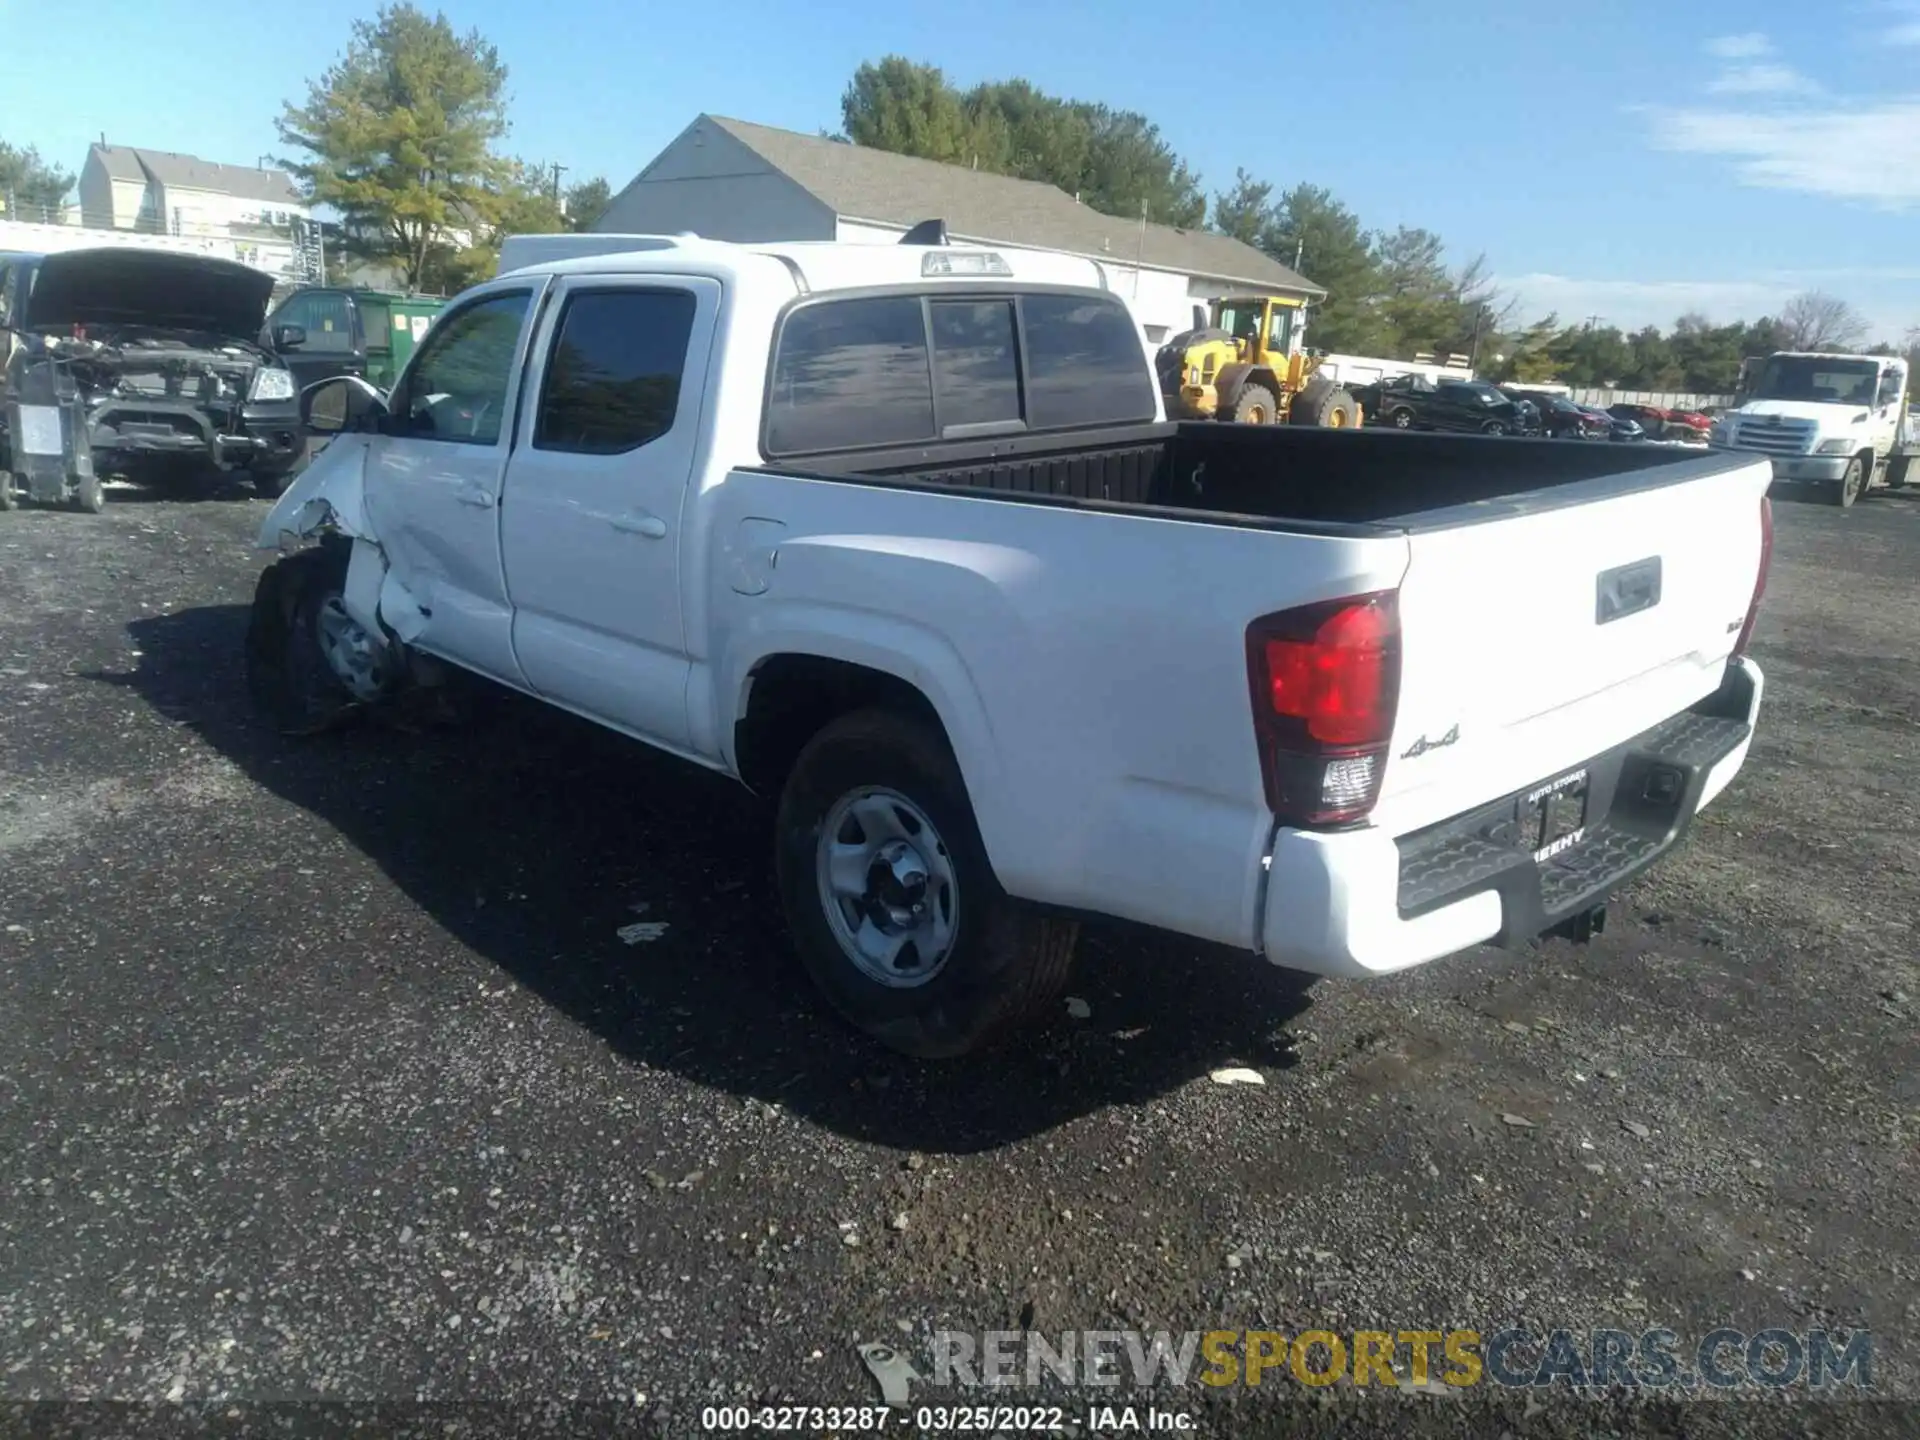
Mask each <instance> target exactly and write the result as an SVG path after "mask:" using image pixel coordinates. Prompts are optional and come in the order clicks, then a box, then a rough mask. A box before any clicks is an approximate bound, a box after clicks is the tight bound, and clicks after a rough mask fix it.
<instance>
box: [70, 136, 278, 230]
mask: <svg viewBox="0 0 1920 1440" xmlns="http://www.w3.org/2000/svg"><path fill="white" fill-rule="evenodd" d="M79 188H80V213H81V217H82V221H83V223H84V224H87V225H89V226H95V227H98V228H100V229H104V230H143V231H146V232H147V233H149V234H155V235H220V236H227V235H232V234H234V233H236V230H237V229H239V228H242V227H248V226H252V227H260V228H265V229H280V230H284V229H286V228H287V227H289V226H290V225H291V224H292V223H293V221H294V220H295V219H301V220H304V219H306V218H307V202H306V201H305V200H304V199H302V198H301V195H300V192H299V191H298V190H297V189H296V188H294V183H293V177H292V176H290V175H288V174H287V172H286V171H284V170H273V169H267V168H264V167H256V166H248V165H222V164H220V163H218V162H217V161H213V160H202V159H201V158H200V157H199V156H197V155H178V154H175V153H174V152H172V151H170V150H145V149H142V148H140V147H138V146H134V145H106V144H100V145H92V146H89V147H88V149H87V159H86V163H85V164H84V165H82V166H81V167H80V186H79Z"/></svg>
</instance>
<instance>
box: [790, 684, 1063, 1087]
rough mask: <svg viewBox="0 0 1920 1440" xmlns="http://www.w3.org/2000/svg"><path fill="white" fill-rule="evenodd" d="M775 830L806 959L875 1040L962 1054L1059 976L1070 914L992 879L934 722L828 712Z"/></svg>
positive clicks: (1046, 997) (923, 1052)
mask: <svg viewBox="0 0 1920 1440" xmlns="http://www.w3.org/2000/svg"><path fill="white" fill-rule="evenodd" d="M776 830H777V834H776V841H775V865H776V870H777V873H778V878H779V886H780V898H781V904H782V907H783V908H784V910H785V912H786V917H787V924H788V927H789V929H790V930H791V931H792V934H793V940H794V946H795V949H796V950H797V951H798V952H799V956H800V960H801V963H802V964H803V965H805V967H806V969H807V973H808V974H809V975H810V976H811V977H812V979H813V981H814V983H815V984H816V985H818V986H819V987H820V990H821V992H822V994H824V995H825V997H826V999H827V1001H828V1003H829V1004H830V1005H832V1007H833V1008H834V1009H835V1010H836V1011H838V1012H839V1014H840V1015H841V1016H842V1017H844V1018H845V1019H846V1020H847V1021H848V1022H849V1023H851V1024H852V1025H854V1026H856V1027H857V1028H859V1029H861V1030H864V1031H865V1032H866V1033H868V1034H869V1035H872V1036H874V1037H875V1038H876V1039H878V1040H880V1041H882V1042H883V1043H884V1044H886V1045H889V1046H891V1047H892V1048H893V1049H895V1050H898V1051H900V1052H902V1053H903V1054H907V1055H913V1056H917V1057H920V1058H922V1059H945V1058H949V1057H952V1056H958V1055H963V1054H965V1053H967V1052H968V1051H970V1050H973V1049H976V1048H978V1047H979V1046H981V1045H983V1044H985V1043H987V1042H988V1041H990V1040H992V1039H994V1038H995V1037H997V1036H999V1035H1001V1034H1003V1033H1005V1032H1006V1031H1007V1030H1009V1029H1012V1028H1013V1027H1015V1026H1016V1025H1018V1024H1020V1023H1022V1022H1023V1021H1026V1020H1028V1019H1030V1018H1033V1017H1034V1016H1036V1015H1037V1014H1039V1013H1042V1012H1043V1011H1044V1010H1045V1009H1046V1007H1048V1006H1049V1005H1051V1004H1052V1003H1053V1002H1054V1001H1055V1000H1057V999H1058V998H1059V996H1060V994H1061V992H1062V991H1063V990H1064V988H1065V986H1066V982H1067V975H1068V971H1069V969H1070V967H1071V964H1072V959H1073V950H1074V944H1075V941H1076V939H1077V936H1078V929H1079V927H1078V925H1077V924H1075V923H1074V922H1072V921H1069V920H1061V919H1056V918H1053V917H1050V916H1045V915H1042V914H1040V913H1038V912H1036V911H1034V910H1031V909H1029V908H1028V907H1026V906H1023V905H1021V904H1019V903H1018V902H1016V901H1014V900H1013V899H1011V898H1010V897H1009V896H1008V895H1007V894H1006V892H1005V891H1003V890H1002V889H1001V888H1000V885H999V882H998V881H997V880H996V879H995V878H994V875H993V869H992V867H991V865H989V863H988V861H987V855H986V850H985V847H984V845H983V844H982V842H981V839H980V834H979V830H978V828H977V826H976V825H975V822H974V818H973V809H972V806H971V804H970V803H969V801H968V799H967V793H966V786H965V785H964V783H963V782H962V780H961V776H960V768H959V765H958V764H957V763H956V762H955V760H954V758H953V754H952V751H951V750H950V749H949V748H948V746H947V744H946V741H945V739H944V737H942V736H941V735H940V734H939V732H938V731H937V730H936V729H935V728H934V727H932V726H930V725H928V724H926V723H924V722H921V721H917V720H914V719H910V718H908V717H905V716H902V715H898V714H895V713H893V712H891V711H885V710H863V711H859V712H856V713H854V714H851V715H845V716H842V717H841V718H840V719H838V720H835V721H833V722H832V723H831V724H829V725H828V726H826V728H824V729H823V730H821V731H820V733H819V734H817V735H815V736H814V737H813V739H812V740H810V741H809V742H808V743H807V746H806V748H805V749H804V750H803V751H802V752H801V754H800V758H799V760H798V761H797V762H796V763H795V765H794V768H793V772H792V774H791V775H790V776H789V777H788V780H787V784H786V789H785V791H784V792H783V794H782V795H781V799H780V813H779V818H778V821H777V822H776Z"/></svg>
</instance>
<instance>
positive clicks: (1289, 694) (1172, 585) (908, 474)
mask: <svg viewBox="0 0 1920 1440" xmlns="http://www.w3.org/2000/svg"><path fill="white" fill-rule="evenodd" d="M569 243H572V244H574V245H576V246H577V247H578V248H577V250H576V251H575V252H574V253H575V257H576V258H572V259H550V260H548V261H545V262H543V263H536V264H531V265H527V266H524V267H515V268H509V269H506V270H504V272H503V273H502V274H501V275H499V276H498V277H497V278H496V279H494V280H491V281H489V282H487V283H485V284H482V285H479V286H477V287H475V288H474V289H472V290H470V291H468V292H467V293H466V294H464V295H462V296H460V297H458V298H457V299H456V300H454V301H453V302H452V303H451V304H450V305H449V306H448V307H447V309H446V311H445V312H444V313H443V314H442V315H441V317H440V318H439V320H438V321H437V322H436V324H435V325H434V327H433V329H432V331H431V332H430V333H429V334H428V336H427V337H426V339H425V340H424V342H423V343H422V345H421V346H420V348H419V350H418V351H417V352H416V353H415V355H414V356H413V358H412V360H411V362H410V363H409V365H408V366H407V368H406V370H405V371H404V372H403V373H402V374H401V376H400V377H399V378H398V380H397V382H396V384H395V387H394V390H393V392H392V393H391V395H382V394H380V393H378V392H375V391H373V390H371V389H369V388H368V387H367V386H365V385H364V383H362V382H359V381H355V380H349V379H338V380H329V381H324V382H322V383H320V384H318V385H315V386H313V387H312V388H311V389H310V390H309V391H308V392H307V394H306V396H305V402H306V405H307V407H308V414H309V423H310V424H311V425H312V426H314V427H315V428H316V429H318V430H321V431H324V432H328V433H331V434H332V435H333V436H334V438H333V439H332V441H331V444H330V445H329V446H328V448H327V449H326V450H325V452H324V453H323V454H322V455H321V456H320V457H319V458H318V459H317V460H316V462H315V463H314V464H313V465H312V467H311V468H310V469H308V470H307V471H306V472H305V474H304V475H302V476H301V478H300V479H299V480H298V481H297V482H296V483H295V485H294V486H293V488H292V489H290V490H289V491H288V492H287V494H286V495H285V496H284V497H283V498H282V499H281V500H280V501H279V503H278V504H276V505H275V506H274V508H273V510H272V512H271V513H270V514H269V515H268V517H267V519H266V521H265V523H264V525H263V527H262V529H261V532H260V537H259V543H260V545H261V547H262V548H264V549H271V550H279V551H282V552H283V555H282V558H280V559H278V560H277V561H276V562H275V563H274V564H272V565H271V566H270V567H269V568H268V569H267V571H266V572H265V574H264V575H263V576H262V579H261V582H260V586H259V590H258V594H257V597H256V601H255V606H254V615H253V622H252V626H251V630H250V635H249V641H248V657H249V672H250V676H251V683H252V685H253V687H254V690H255V693H256V695H257V696H258V697H259V699H260V700H261V701H262V702H263V703H264V704H265V705H266V706H267V707H268V708H269V710H270V712H271V713H272V714H273V715H275V716H277V717H278V720H279V723H280V724H281V725H282V727H283V728H284V729H286V730H288V731H290V732H297V731H304V730H310V729H313V728H316V727H318V726H320V725H322V724H325V723H329V722H330V721H331V719H332V718H334V717H335V716H336V715H338V714H340V713H341V712H343V711H345V710H350V709H353V708H360V707H369V706H376V705H380V704H382V703H385V702H388V701H389V700H392V699H393V698H394V697H396V696H397V695H400V694H402V693H403V692H405V691H407V690H408V689H409V688H410V687H415V686H421V685H430V684H431V683H433V682H434V680H435V679H436V677H441V678H444V677H445V676H446V675H447V674H448V673H449V672H448V671H447V670H446V668H445V667H446V666H447V665H448V664H451V665H452V666H455V667H460V668H462V669H464V670H467V671H471V672H475V673H477V674H479V675H481V676H484V677H489V678H491V679H492V680H495V681H498V682H500V683H501V684H503V685H506V686H510V687H512V688H513V689H515V690H518V691H522V692H524V693H526V694H528V695H532V696H536V697H538V698H540V699H542V700H545V701H547V702H550V703H552V704H554V705H556V706H559V707H562V708H564V709H566V710H570V711H574V712H576V713H578V714H580V715H583V716H586V717H589V718H590V719H592V720H594V721H597V722H599V723H601V724H603V725H606V726H608V727H610V728H612V729H615V730H618V731H622V732H624V733H626V734H628V735H630V736H632V737H634V738H635V739H638V740H642V741H645V742H646V743H648V744H650V745H653V746H656V747H659V748H660V749H663V750H667V751H670V752H672V753H674V754H676V755H679V756H682V757H684V758H685V759H687V760H689V761H692V762H693V763H695V764H698V765H702V766H706V767H708V768H710V769H713V770H718V771H722V772H724V773H726V774H728V775H731V776H734V777H737V778H738V779H739V780H740V781H741V782H743V783H744V784H745V785H747V786H748V787H750V788H751V789H752V790H754V791H756V792H758V793H760V794H762V795H764V796H767V797H770V798H777V800H778V815H777V819H776V820H775V822H774V828H775V837H774V846H773V848H774V860H775V868H776V871H777V876H778V884H779V889H780V893H781V896H782V899H783V903H784V905H785V908H786V914H787V919H788V922H789V926H790V929H791V932H792V936H793V940H794V943H795V946H796V949H797V950H798V952H799V955H800V957H801V959H802V960H803V962H804V963H805V965H806V967H807V969H808V971H809V972H810V973H811V975H812V977H813V978H814V980H815V981H816V982H817V983H818V985H819V987H820V989H821V990H822V991H824V993H825V995H826V996H827V998H828V999H829V1000H830V1001H831V1003H832V1004H833V1005H834V1007H835V1008H836V1009H837V1010H838V1011H839V1012H840V1013H841V1014H843V1015H844V1016H846V1017H847V1018H848V1019H849V1020H850V1021H852V1022H853V1023H854V1024H855V1025H857V1026H859V1027H861V1028H863V1029H865V1030H866V1031H868V1032H870V1033H871V1034H873V1035H876V1036H878V1037H880V1038H881V1039H882V1040H883V1041H885V1042H887V1043H889V1044H891V1045H893V1046H895V1047H897V1048H899V1049H901V1050H903V1051H906V1052H909V1053H912V1054H917V1055H922V1056H943V1055H955V1054H959V1053H961V1052H964V1051H966V1050H969V1049H971V1048H973V1047H974V1046H976V1045H977V1044H979V1043H981V1042H982V1041H984V1040H986V1039H987V1038H989V1037H991V1036H993V1035H994V1034H996V1033H997V1032H999V1031H1001V1030H1003V1029H1005V1028H1006V1027H1007V1026H1009V1025H1010V1024H1012V1023H1013V1022H1015V1021H1017V1020H1020V1019H1022V1018H1024V1017H1026V1016H1029V1015H1032V1014H1034V1013H1035V1012H1036V1010H1040V1009H1051V1008H1053V1007H1055V1006H1057V1003H1058V999H1057V997H1058V995H1059V993H1060V990H1061V987H1062V986H1063V985H1064V984H1065V982H1066V976H1067V966H1068V964H1069V961H1070V959H1071V956H1072V952H1073V947H1074V939H1075V935H1076V932H1077V921H1078V920H1079V918H1080V917H1083V916H1089V915H1098V916H1114V917H1121V918H1124V919H1126V920H1130V921H1137V922H1142V923H1144V924H1146V925H1150V926H1155V927H1160V928H1162V929H1165V930H1168V931H1174V932H1178V933H1180V934H1183V935H1189V936H1198V937H1204V938H1205V939H1207V940H1211V941H1217V942H1223V943H1225V944H1226V945H1229V946H1233V947H1237V948H1239V949H1241V950H1244V951H1250V952H1253V953H1256V954H1259V955H1263V956H1265V957H1266V958H1267V959H1268V960H1270V961H1272V962H1274V963H1276V964H1278V965H1282V966H1286V967H1291V968H1294V969H1298V970H1303V971H1309V972H1316V973H1319V974H1325V975H1336V976H1370V975H1379V974H1384V973H1387V972H1391V971H1397V970H1401V969H1404V968H1406V967H1408V966H1412V965H1418V964H1421V963H1422V962H1425V961H1429V960H1433V959H1436V958H1438V957H1440V956H1444V955H1448V954H1451V953H1454V952H1457V951H1460V950H1463V949H1466V948H1469V947H1471V946H1473V945H1475V944H1477V943H1480V942H1484V941H1495V942H1501V943H1513V942H1519V941H1523V940H1526V939H1528V938H1530V937H1533V936H1536V935H1539V934H1541V933H1542V932H1545V931H1549V930H1556V931H1559V932H1561V933H1567V934H1573V935H1578V936H1584V935H1586V934H1589V933H1591V930H1592V929H1593V928H1594V927H1595V926H1596V925H1597V923H1599V922H1600V921H1601V920H1602V919H1603V918H1604V911H1603V909H1602V908H1601V907H1602V906H1603V905H1604V902H1605V900H1606V897H1607V896H1608V894H1609V892H1610V891H1612V890H1613V889H1614V888H1616V887H1617V886H1619V885H1620V884H1621V883H1622V882H1624V881H1625V880H1627V879H1628V878H1629V877H1631V876H1633V875H1635V874H1636V873H1638V872H1639V871H1640V870H1642V869H1643V868H1644V867H1646V866H1647V865H1649V864H1650V863H1652V862H1653V861H1654V860H1655V859H1656V858H1657V857H1659V856H1660V855H1661V854H1662V853H1663V852H1665V851H1666V850H1667V849H1669V848H1670V847H1671V846H1672V845H1673V844H1674V843H1675V841H1676V840H1677V839H1678V838H1679V837H1680V835H1681V834H1682V832H1683V831H1684V830H1685V828H1686V827H1687V825H1688V823H1689V822H1690V821H1691V819H1692V817H1693V815H1694V813H1695V812H1696V811H1697V810H1699V809H1700V807H1701V806H1703V805H1705V804H1706V803H1707V802H1708V801H1709V800H1711V799H1712V798H1713V797H1714V796H1715V795H1716V794H1717V793H1718V792H1719V791H1720V790H1721V789H1722V788H1723V787H1724V786H1725V785H1726V784H1727V783H1728V782H1729V781H1730V780H1731V779H1732V778H1733V776H1734V775H1735V773H1736V772H1737V771H1738V770H1739V769H1740V766H1741V764H1742V762H1743V761H1744V759H1745V758H1746V754H1747V747H1748V744H1749V740H1750V737H1751V735H1752V727H1753V724H1754V720H1755V716H1756V714H1757V712H1758V709H1759V705H1760V696H1761V674H1760V671H1759V670H1758V668H1756V667H1755V666H1754V665H1753V663H1752V662H1751V661H1750V660H1748V659H1747V658H1746V654H1745V652H1746V649H1747V642H1748V638H1749V636H1750V635H1751V633H1752V630H1753V625H1754V618H1755V615H1756V613H1757V609H1758V606H1759V603H1760V596H1761V591H1762V588H1763V584H1764V581H1765V576H1766V569H1767V558H1768V553H1769V546H1770V541H1771V512H1770V511H1769V509H1768V505H1767V501H1766V490H1767V484H1768V480H1769V468H1768V466H1767V465H1766V463H1765V462H1764V461H1759V462H1756V461H1754V460H1752V459H1750V458H1740V457H1727V456H1717V457H1716V456H1707V455H1701V456H1693V457H1680V458H1676V457H1675V456H1674V454H1673V452H1671V451H1667V450H1659V449H1653V448H1650V447H1637V446H1625V445H1602V446H1584V445H1582V446H1572V445H1554V444H1548V443H1544V442H1542V443H1533V442H1526V441H1513V440H1484V439H1481V438H1479V437H1471V436H1446V435H1423V434H1401V433H1393V432H1388V431H1371V430H1362V431H1357V432H1346V431H1339V430H1321V429H1315V428H1307V427H1286V426H1260V427H1254V426H1240V425H1215V424H1168V423H1166V422H1165V421H1163V420H1162V419H1161V418H1160V412H1159V410H1158V408H1157V400H1156V387H1155V385H1154V380H1153V375H1152V373H1151V371H1150V369H1149V367H1148V364H1147V357H1146V354H1145V352H1144V350H1143V348H1142V346H1141V343H1140V340H1139V337H1138V335H1137V333H1136V330H1135V327H1134V325H1133V323H1132V321H1131V319H1130V318H1129V315H1128V312H1127V309H1126V307H1125V305H1124V304H1123V303H1122V302H1121V301H1120V300H1119V299H1118V298H1116V297H1115V296H1114V295H1112V294H1110V293H1107V292H1105V291H1104V290H1103V289H1102V288H1100V286H1099V283H1098V281H1099V276H1098V271H1097V269H1096V267H1094V266H1093V265H1092V264H1091V263H1088V262H1081V261H1077V260H1074V259H1071V258H1069V257H1064V256H1048V255H1039V254H1032V253H1027V252H1017V253H1012V254H1007V255H1002V254H999V253H995V252H993V251H989V250H984V249H979V248H968V247H959V246H947V245H941V244H932V245H901V246H874V245H845V244H763V245H742V246H736V245H728V244H722V243H717V242H710V241H702V240H698V239H693V238H665V237H652V238H648V237H610V236H578V237H573V240H572V242H569ZM563 253H564V252H563Z"/></svg>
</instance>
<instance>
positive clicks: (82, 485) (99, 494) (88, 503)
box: [71, 475, 107, 515]
mask: <svg viewBox="0 0 1920 1440" xmlns="http://www.w3.org/2000/svg"><path fill="white" fill-rule="evenodd" d="M71 504H72V505H73V508H74V509H76V510H78V511H80V512H81V513H82V514H85V515H98V514H99V513H100V512H101V511H102V510H104V509H106V508H107V490H106V486H104V485H102V484H101V483H100V477H99V476H98V475H86V476H82V477H81V478H80V479H79V480H76V481H75V482H74V486H73V499H72V501H71Z"/></svg>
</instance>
